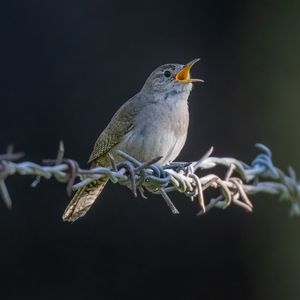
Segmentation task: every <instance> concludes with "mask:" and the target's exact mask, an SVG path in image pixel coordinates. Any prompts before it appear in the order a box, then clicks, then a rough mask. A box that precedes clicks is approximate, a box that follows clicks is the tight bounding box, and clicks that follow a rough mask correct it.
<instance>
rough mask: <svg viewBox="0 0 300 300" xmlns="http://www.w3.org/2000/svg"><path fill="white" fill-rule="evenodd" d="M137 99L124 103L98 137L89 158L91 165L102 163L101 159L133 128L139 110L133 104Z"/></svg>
mask: <svg viewBox="0 0 300 300" xmlns="http://www.w3.org/2000/svg"><path fill="white" fill-rule="evenodd" d="M135 97H136V96H135ZM135 97H133V98H131V99H130V100H128V101H127V102H126V103H124V104H123V105H122V106H121V107H120V108H119V110H118V111H117V112H116V113H115V115H114V116H113V118H112V119H111V121H110V123H109V124H108V125H107V127H106V128H105V129H104V130H103V131H102V133H101V134H100V136H99V137H98V139H97V141H96V143H95V145H94V150H93V152H92V154H91V156H90V158H89V161H88V162H89V163H91V162H94V161H95V162H96V164H98V163H97V161H98V160H99V158H100V161H101V157H103V156H104V155H105V154H107V153H108V152H109V151H110V150H111V149H112V148H113V147H114V146H116V145H117V144H119V143H120V141H121V140H122V138H123V137H124V135H125V134H126V133H127V132H129V131H130V130H131V129H132V128H133V123H134V118H135V115H136V113H137V108H136V106H135V105H134V103H133V102H135Z"/></svg>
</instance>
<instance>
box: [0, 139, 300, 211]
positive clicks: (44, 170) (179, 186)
mask: <svg viewBox="0 0 300 300" xmlns="http://www.w3.org/2000/svg"><path fill="white" fill-rule="evenodd" d="M256 146H257V147H258V148H259V149H260V150H261V153H260V154H259V155H258V156H257V157H256V158H255V159H254V160H253V162H252V163H251V164H250V165H247V164H245V163H243V162H241V161H239V160H237V159H235V158H228V157H221V158H220V157H213V156H211V154H212V151H213V149H212V148H211V149H210V150H209V151H208V152H207V153H206V154H205V155H204V156H203V157H202V158H201V159H200V160H198V161H195V162H190V163H188V162H173V163H171V164H168V165H165V166H160V165H158V164H156V162H157V161H159V159H160V157H158V158H153V159H152V160H151V161H149V162H140V161H138V160H136V159H135V158H133V157H131V156H130V155H128V154H127V153H124V152H122V151H118V155H119V156H121V157H122V158H123V159H124V161H123V162H121V163H117V162H116V161H115V160H114V158H113V157H112V156H110V162H111V166H109V167H96V168H92V169H82V168H80V167H79V165H78V163H77V162H76V161H75V160H73V159H66V158H64V147H63V144H62V143H60V145H59V150H58V153H57V157H56V158H55V159H53V160H44V161H43V164H36V163H33V162H26V161H25V162H16V160H19V159H20V158H22V157H23V155H24V154H23V153H14V152H13V149H12V147H9V148H8V150H7V152H6V153H5V154H3V155H0V194H1V197H2V199H3V201H4V203H5V204H6V206H7V207H8V208H11V206H12V202H11V198H10V196H9V193H8V189H7V186H6V183H5V180H6V179H7V178H8V177H9V176H12V175H16V174H18V175H34V176H36V179H35V180H34V181H33V183H32V186H33V187H35V186H36V185H37V184H38V183H39V182H40V179H41V178H45V179H50V178H54V179H56V180H57V181H59V182H63V183H66V185H67V187H66V189H67V193H68V195H70V194H71V191H72V190H77V189H79V188H81V187H83V186H85V185H87V184H89V183H90V182H92V181H93V180H96V179H99V178H102V177H108V178H109V179H110V180H111V181H112V182H113V183H119V184H122V185H125V186H127V187H128V188H130V189H131V190H132V192H133V194H134V196H135V197H136V196H137V193H138V192H139V193H140V194H141V196H142V197H143V198H146V196H145V190H147V191H148V192H150V193H154V194H160V195H161V196H162V197H163V199H164V200H165V201H166V203H167V205H168V206H169V208H170V209H171V211H172V213H174V214H178V213H179V211H178V210H177V208H176V207H175V205H174V204H173V202H172V201H171V198H170V197H169V193H170V192H173V191H177V192H180V193H183V194H184V195H185V196H187V197H188V198H190V199H191V200H192V201H193V200H194V199H195V197H196V198H197V200H198V204H199V208H200V210H199V212H198V215H203V214H205V213H206V212H208V211H209V210H210V209H212V208H213V207H217V208H221V209H225V208H227V207H229V206H230V205H232V204H234V205H237V206H240V207H242V208H243V209H244V210H245V211H248V212H251V211H252V210H253V205H252V203H251V201H250V199H249V196H250V195H254V194H257V193H267V194H272V195H277V196H278V198H279V200H284V201H289V202H290V203H291V214H293V215H300V185H299V183H298V180H297V178H296V175H295V172H294V170H293V169H292V168H289V170H288V174H285V173H284V172H283V171H281V170H280V169H278V168H276V167H275V166H274V165H273V162H272V153H271V151H270V150H269V149H268V148H267V147H266V146H264V145H262V144H257V145H256ZM217 166H223V167H224V168H225V170H226V172H225V174H224V176H223V177H220V176H218V175H216V174H214V172H211V173H210V174H207V175H203V174H202V176H201V171H202V173H203V170H213V169H214V168H215V167H217ZM206 173H207V172H206ZM76 178H80V181H79V182H78V183H76V184H75V180H76ZM209 189H217V190H218V191H219V195H218V196H217V197H216V198H212V199H208V200H207V199H206V191H207V190H209Z"/></svg>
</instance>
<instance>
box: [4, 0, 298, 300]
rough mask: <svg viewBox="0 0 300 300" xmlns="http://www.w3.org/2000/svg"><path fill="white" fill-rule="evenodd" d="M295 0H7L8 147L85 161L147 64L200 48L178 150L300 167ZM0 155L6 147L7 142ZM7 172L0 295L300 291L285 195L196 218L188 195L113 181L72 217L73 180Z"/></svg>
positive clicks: (282, 294)
mask: <svg viewBox="0 0 300 300" xmlns="http://www.w3.org/2000/svg"><path fill="white" fill-rule="evenodd" d="M299 9H300V5H299V2H298V1H279V0H278V1H267V0H263V1H258V0H254V1H199V0H198V1H179V0H173V1H147V2H146V1H145V2H142V1H131V2H129V1H96V0H81V1H79V0H73V1H67V0H60V1H54V0H44V1H34V0H27V1H6V2H2V3H1V8H0V22H1V24H0V25H1V26H0V28H1V29H0V38H1V46H0V65H1V69H0V76H1V78H0V96H1V97H0V101H1V106H0V107H1V117H0V149H2V152H4V151H5V148H6V146H7V145H8V144H9V143H13V144H14V145H15V147H16V149H17V150H22V151H25V152H26V153H27V157H26V159H28V160H33V161H36V162H41V160H42V159H43V158H50V157H54V156H55V155H56V150H57V145H58V141H59V140H60V139H62V140H63V141H64V143H65V147H66V154H67V156H69V157H72V158H74V159H76V160H78V161H79V162H80V164H81V165H82V166H84V165H85V163H86V160H87V158H88V156H89V154H90V151H91V149H92V146H93V143H94V141H95V139H96V138H97V136H98V134H99V133H100V132H101V130H102V129H103V128H104V127H105V125H106V124H107V122H108V121H109V120H110V118H111V116H112V114H113V113H114V112H115V110H116V109H117V108H118V107H119V106H120V105H121V104H122V103H123V102H124V101H126V100H127V99H128V98H129V97H130V96H132V95H133V94H134V93H136V92H137V91H138V90H139V89H140V87H141V86H142V84H143V82H144V81H145V79H146V77H147V76H148V74H149V73H150V72H151V71H152V70H153V69H154V68H156V67H157V66H159V65H161V64H163V63H167V62H178V63H186V62H188V61H189V60H191V59H193V58H195V57H201V59H202V60H201V61H200V63H198V64H197V66H195V68H194V70H193V74H194V75H195V76H196V77H200V78H203V79H204V80H205V84H198V85H197V86H195V87H194V90H193V92H192V95H191V97H190V111H191V126H190V130H189V136H188V141H187V144H186V146H185V148H184V150H183V151H182V153H181V155H180V157H179V159H182V160H195V159H197V158H200V157H201V156H202V155H203V153H204V152H205V151H207V149H208V148H209V147H210V146H211V145H214V146H215V155H219V156H234V157H237V158H239V159H242V160H244V161H247V162H250V161H251V160H252V159H253V158H254V156H255V155H256V154H257V151H256V150H255V149H254V144H255V143H256V142H262V143H265V144H266V145H268V146H269V147H270V148H271V149H272V150H273V154H274V160H275V163H276V164H277V165H278V166H279V167H282V168H285V167H286V166H287V165H289V164H291V165H293V166H294V167H295V169H296V170H297V171H298V173H299V172H300V161H299V153H300V143H299V130H298V125H299V110H300V101H299V96H300V86H299V82H300V55H299V54H300V35H299V30H300V18H299V16H300V10H299ZM0 152H1V151H0ZM32 180H33V178H28V177H17V176H15V177H12V178H9V180H7V184H8V187H9V190H10V193H11V196H12V198H13V200H14V202H13V210H11V211H8V210H7V209H6V208H5V206H4V204H2V203H0V224H1V226H0V240H1V244H0V295H1V299H134V298H139V299H299V297H300V285H299V278H300V277H299V276H300V254H299V253H300V237H299V226H300V219H298V218H290V217H289V214H288V211H289V207H288V205H287V204H284V203H278V201H277V199H276V198H272V197H265V196H261V197H256V198H254V203H255V210H254V213H253V214H247V213H245V212H244V211H242V210H241V209H239V208H236V207H231V208H229V209H228V210H226V211H219V210H214V211H211V212H210V213H209V214H207V215H206V216H204V217H198V218H197V217H196V216H195V214H196V212H197V209H198V208H197V205H196V204H193V203H190V202H189V200H188V199H187V198H185V197H184V196H182V195H174V196H173V199H174V202H175V204H176V206H177V207H178V209H179V210H180V211H181V214H180V215H178V216H173V215H171V213H170V211H169V209H168V208H167V206H166V205H165V203H164V201H163V200H162V199H161V198H159V197H155V196H151V197H150V198H149V200H143V199H140V198H138V199H134V198H133V196H132V194H131V193H130V191H129V190H127V189H125V188H124V187H121V186H118V185H112V184H110V185H109V186H108V187H107V189H106V190H105V192H104V193H103V196H102V198H101V199H99V200H98V201H97V203H96V204H95V205H94V207H93V209H91V211H90V212H89V214H88V215H87V216H86V217H85V218H83V219H81V220H79V221H78V222H76V223H74V224H73V225H70V224H64V223H63V222H62V220H61V215H62V213H63V210H64V208H65V206H66V205H67V203H68V197H67V196H66V194H65V190H64V188H65V187H64V186H63V185H62V184H58V183H57V182H55V181H45V180H44V181H42V183H41V184H40V185H39V186H38V187H37V188H36V189H32V188H30V183H31V182H32Z"/></svg>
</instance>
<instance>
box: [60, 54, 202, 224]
mask: <svg viewBox="0 0 300 300" xmlns="http://www.w3.org/2000/svg"><path fill="white" fill-rule="evenodd" d="M198 61H199V58H196V59H193V60H192V61H190V62H189V63H187V64H177V63H169V64H164V65H162V66H160V67H158V68H156V69H155V70H154V71H153V72H152V73H151V74H150V76H149V77H148V78H147V79H146V81H145V83H144V85H143V86H142V88H141V90H140V91H139V92H138V93H137V94H136V95H134V96H133V97H132V98H130V99H129V100H128V101H127V102H125V103H124V104H123V105H122V106H121V107H120V108H119V109H118V110H117V112H116V113H115V114H114V115H113V117H112V119H111V121H110V122H109V123H108V125H107V126H106V128H105V129H104V130H103V131H102V133H101V134H100V136H99V137H98V139H97V140H96V143H95V145H94V149H93V151H92V153H91V155H90V158H89V160H88V163H89V164H90V167H91V168H95V167H99V166H101V167H108V166H110V165H111V162H110V157H113V158H114V159H115V161H116V162H120V161H122V158H121V157H120V156H118V153H117V150H122V151H124V152H126V153H128V154H129V155H130V156H132V157H134V158H136V159H138V160H139V161H142V162H145V161H150V160H151V159H154V158H157V157H161V158H160V160H159V161H158V162H157V163H158V164H161V165H164V164H168V163H170V162H172V161H174V159H175V158H176V157H177V156H178V154H179V153H180V151H181V150H182V148H183V146H184V144H185V142H186V137H187V132H188V126H189V110H188V98H189V95H190V92H191V90H192V86H193V83H195V82H203V80H202V79H196V78H191V74H190V70H191V68H192V66H193V65H194V64H195V63H196V62H198ZM123 160H124V159H123ZM107 182H108V178H107V177H104V178H100V179H97V180H95V181H92V182H91V183H89V184H88V185H86V186H84V187H82V188H81V189H79V190H78V191H77V192H76V193H75V195H74V196H73V198H72V200H71V201H70V203H69V204H68V206H67V208H66V209H65V211H64V214H63V221H68V222H71V223H73V222H74V221H76V220H77V219H78V218H80V217H82V216H84V215H85V214H86V213H87V211H88V210H89V209H90V207H91V206H92V204H93V203H94V202H95V200H96V199H97V198H98V196H99V195H100V194H101V192H102V191H103V189H104V187H105V185H106V183H107Z"/></svg>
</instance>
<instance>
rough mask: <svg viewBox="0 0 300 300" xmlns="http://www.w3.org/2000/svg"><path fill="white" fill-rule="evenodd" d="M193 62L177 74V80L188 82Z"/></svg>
mask: <svg viewBox="0 0 300 300" xmlns="http://www.w3.org/2000/svg"><path fill="white" fill-rule="evenodd" d="M192 66H193V65H192V64H188V65H186V66H185V67H183V69H181V70H180V71H179V72H178V73H177V75H176V80H178V81H181V82H187V81H188V80H189V79H190V70H191V68H192Z"/></svg>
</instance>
